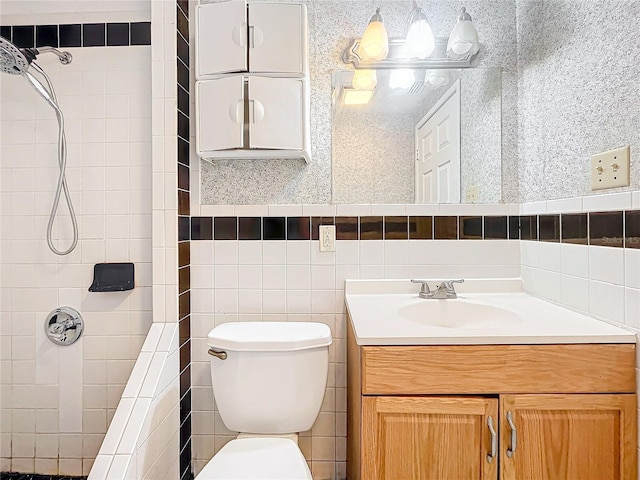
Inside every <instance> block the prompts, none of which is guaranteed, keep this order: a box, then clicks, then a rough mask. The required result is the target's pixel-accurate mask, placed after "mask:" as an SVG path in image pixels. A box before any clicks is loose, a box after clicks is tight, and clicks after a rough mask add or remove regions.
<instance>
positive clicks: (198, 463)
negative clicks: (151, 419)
mask: <svg viewBox="0 0 640 480" xmlns="http://www.w3.org/2000/svg"><path fill="white" fill-rule="evenodd" d="M485 207H486V208H488V209H489V210H491V207H490V206H485ZM236 208H237V207H236ZM282 208H284V209H285V210H282ZM301 208H302V211H303V212H304V211H305V209H306V212H314V214H315V212H317V213H321V214H327V215H333V214H334V212H338V214H341V213H340V212H342V211H345V212H349V214H351V213H354V212H355V211H358V212H361V211H364V210H366V213H367V214H373V215H379V214H380V212H379V211H378V207H377V206H370V205H368V206H367V207H366V208H365V207H363V206H354V207H348V208H347V207H344V208H341V206H337V208H336V207H335V206H318V207H315V206H314V207H313V208H312V207H311V206H302V207H301ZM379 208H387V207H384V206H381V207H379ZM505 208H507V210H505V213H507V212H508V207H505ZM233 211H234V212H235V210H233ZM239 211H242V212H243V215H251V216H252V215H256V213H255V210H252V209H250V208H248V207H242V208H241V209H240V210H239ZM268 211H269V212H272V211H275V208H274V209H272V208H271V207H269V209H268ZM284 211H286V214H289V212H293V214H295V215H298V214H300V208H295V209H294V208H293V207H291V206H286V207H281V208H280V209H279V210H278V212H279V213H278V214H285V213H280V212H284ZM500 211H501V210H500ZM325 212H326V213H325ZM191 264H192V267H191V268H192V270H191V271H192V277H191V300H192V315H191V336H192V351H191V355H192V362H193V363H192V377H191V382H192V399H193V405H192V408H193V410H192V429H193V438H192V440H193V459H194V466H195V471H196V473H197V472H199V471H200V470H201V469H202V467H203V466H204V465H205V464H206V463H207V462H208V461H209V460H210V459H211V457H212V456H213V454H214V453H215V452H217V451H218V450H219V449H220V448H221V447H222V446H223V445H224V444H225V443H226V442H227V441H229V440H231V439H232V438H234V437H235V435H236V432H230V431H228V430H227V429H226V427H225V426H224V424H223V423H222V421H221V419H220V415H219V413H218V412H217V407H216V406H215V403H214V399H213V392H212V389H211V373H210V369H209V357H208V355H207V353H206V352H207V346H206V337H207V334H208V332H209V330H210V329H211V328H213V327H214V326H215V325H218V324H220V323H224V322H229V321H260V320H283V321H317V322H322V323H325V324H327V325H328V326H329V327H330V328H331V330H332V333H333V338H334V341H333V344H332V345H331V348H330V368H329V380H328V386H327V391H326V395H325V399H324V402H323V405H322V409H321V413H320V416H319V417H318V420H317V421H316V423H315V424H314V426H313V428H312V429H311V431H309V432H303V433H302V434H301V436H300V442H299V444H300V448H301V450H302V452H303V454H304V455H305V457H306V458H307V460H308V461H309V463H310V466H311V469H312V473H313V478H314V479H315V480H322V479H336V478H337V479H344V478H345V460H346V340H345V337H346V312H345V310H344V280H345V278H374V277H380V278H408V277H430V278H431V277H439V276H443V278H444V277H446V278H450V277H451V278H452V277H455V276H459V275H462V276H465V277H467V278H469V277H487V276H495V277H506V276H510V277H518V276H519V275H520V248H519V242H517V241H506V240H505V241H500V240H487V241H482V240H480V241H469V240H467V241H440V240H438V241H432V240H430V241H421V240H411V241H403V240H388V241H377V240H367V241H347V240H338V241H337V242H336V251H335V252H319V247H318V242H317V241H264V242H253V241H192V242H191Z"/></svg>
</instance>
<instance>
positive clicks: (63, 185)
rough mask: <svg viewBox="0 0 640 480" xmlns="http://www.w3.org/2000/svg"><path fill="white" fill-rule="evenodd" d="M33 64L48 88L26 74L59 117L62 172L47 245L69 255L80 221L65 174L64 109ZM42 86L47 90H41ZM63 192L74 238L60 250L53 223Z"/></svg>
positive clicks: (38, 67) (47, 78)
mask: <svg viewBox="0 0 640 480" xmlns="http://www.w3.org/2000/svg"><path fill="white" fill-rule="evenodd" d="M31 66H32V67H33V68H34V69H35V70H36V71H37V72H38V73H40V74H41V75H42V77H43V78H44V79H45V81H46V83H47V87H48V88H45V87H44V85H42V83H41V82H40V81H38V80H37V79H36V78H35V77H33V75H31V74H30V73H29V72H25V76H27V77H28V79H29V81H30V82H31V83H32V85H33V86H34V88H35V89H36V90H37V91H38V93H40V94H41V95H42V96H43V97H44V98H45V100H47V103H48V104H49V105H51V107H52V108H53V110H54V111H55V112H56V118H57V119H58V167H59V169H60V174H59V175H58V184H57V186H56V192H55V197H54V200H53V204H52V205H51V213H50V214H49V222H48V224H47V245H48V246H49V249H50V250H51V251H52V252H53V253H55V254H56V255H68V254H69V253H71V252H72V251H73V249H74V248H76V246H77V245H78V222H77V221H76V213H75V211H74V209H73V204H72V203H71V195H70V194H69V187H68V186H67V178H66V175H65V171H66V168H67V139H66V136H65V133H64V116H63V115H62V110H61V109H60V106H59V105H58V99H57V98H56V94H55V91H54V89H53V85H52V84H51V80H49V77H48V75H47V74H46V73H45V71H44V70H43V69H42V68H40V66H39V65H38V64H36V63H35V62H32V63H31ZM29 77H30V78H29ZM34 82H35V83H34ZM40 88H42V89H43V90H45V91H44V92H43V91H41V90H40ZM46 94H48V96H49V98H47V95H46ZM63 192H64V198H65V201H66V203H67V207H68V209H69V214H70V216H71V225H72V228H73V240H72V242H71V245H70V246H69V248H67V249H66V250H59V249H58V248H56V246H55V245H54V244H53V238H52V237H53V233H52V232H53V223H54V221H55V219H56V215H57V212H58V206H59V205H60V197H61V195H62V193H63Z"/></svg>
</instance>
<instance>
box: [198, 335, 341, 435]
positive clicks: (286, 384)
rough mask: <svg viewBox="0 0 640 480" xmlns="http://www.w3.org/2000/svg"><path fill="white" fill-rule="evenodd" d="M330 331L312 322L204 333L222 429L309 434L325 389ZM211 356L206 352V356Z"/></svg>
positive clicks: (259, 432)
mask: <svg viewBox="0 0 640 480" xmlns="http://www.w3.org/2000/svg"><path fill="white" fill-rule="evenodd" d="M330 344H331V331H330V330H329V327H328V326H326V325H324V324H322V323H313V322H232V323H224V324H222V325H219V326H217V327H215V328H214V329H213V330H211V332H209V338H208V345H209V348H210V349H211V350H213V351H216V352H222V351H223V352H225V353H226V359H224V360H222V359H220V358H218V357H215V356H211V382H212V385H213V394H214V397H215V401H216V403H217V405H218V410H219V411H220V416H221V417H222V421H223V422H224V424H225V425H226V427H227V428H228V429H230V430H233V431H236V432H244V433H258V434H284V433H295V432H304V431H306V430H309V429H310V428H311V426H312V425H313V423H314V422H315V420H316V417H317V416H318V413H319V412H320V406H321V405H322V400H323V398H324V392H325V388H326V386H327V371H328V368H329V345H330ZM210 353H211V352H210Z"/></svg>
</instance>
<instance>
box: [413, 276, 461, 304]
mask: <svg viewBox="0 0 640 480" xmlns="http://www.w3.org/2000/svg"><path fill="white" fill-rule="evenodd" d="M411 283H420V284H421V285H422V286H421V287H420V293H418V296H419V297H420V298H426V299H428V298H434V299H440V300H443V299H447V298H458V294H457V293H456V289H455V288H454V287H453V284H454V283H464V279H462V278H461V279H460V280H445V281H443V282H441V283H440V285H438V287H437V288H436V289H435V290H431V289H430V288H429V282H428V281H427V280H411Z"/></svg>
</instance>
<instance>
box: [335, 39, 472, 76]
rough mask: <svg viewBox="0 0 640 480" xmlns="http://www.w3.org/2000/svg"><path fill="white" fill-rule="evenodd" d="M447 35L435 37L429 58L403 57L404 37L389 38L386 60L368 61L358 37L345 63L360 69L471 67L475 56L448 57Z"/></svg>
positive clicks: (344, 60)
mask: <svg viewBox="0 0 640 480" xmlns="http://www.w3.org/2000/svg"><path fill="white" fill-rule="evenodd" d="M448 40H449V39H448V38H446V37H437V38H436V39H435V46H436V48H435V50H434V52H433V55H432V56H431V57H429V58H425V59H420V58H402V49H403V47H404V43H405V42H404V39H402V38H392V39H389V55H388V56H387V58H385V59H384V60H379V61H366V60H362V58H361V57H360V55H359V54H358V52H359V51H360V39H359V38H356V39H355V40H354V41H353V43H352V44H351V46H350V47H349V48H348V49H346V50H345V51H344V52H343V54H342V61H343V62H344V63H351V64H352V65H353V66H354V68H359V69H372V70H376V69H390V68H415V69H438V68H471V60H472V58H473V57H470V58H467V59H463V60H453V59H451V58H449V57H447V53H446V51H447V42H448Z"/></svg>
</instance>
